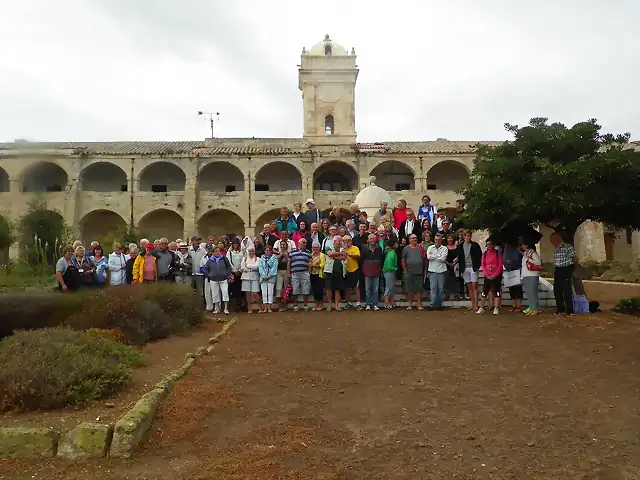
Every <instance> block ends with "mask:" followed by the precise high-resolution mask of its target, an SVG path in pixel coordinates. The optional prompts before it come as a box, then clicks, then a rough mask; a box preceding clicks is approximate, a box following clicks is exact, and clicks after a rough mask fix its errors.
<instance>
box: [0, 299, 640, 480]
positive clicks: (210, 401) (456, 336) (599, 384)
mask: <svg viewBox="0 0 640 480" xmlns="http://www.w3.org/2000/svg"><path fill="white" fill-rule="evenodd" d="M639 340H640V319H637V318H634V317H625V316H621V315H613V314H609V313H603V314H598V315H587V316H577V317H573V318H572V319H566V318H564V317H562V318H560V317H553V316H551V315H547V314H545V315H541V316H538V317H525V316H522V315H520V316H517V315H515V314H506V313H505V314H503V315H501V316H498V317H496V316H492V315H484V316H482V317H478V316H477V315H474V314H473V313H471V312H468V311H466V310H464V311H463V310H450V311H444V312H416V311H414V312H406V311H393V312H377V313H365V312H357V313H335V314H331V315H329V314H326V313H321V314H320V313H319V314H303V313H299V314H296V313H293V312H290V313H280V314H273V315H270V316H258V315H252V316H247V315H244V316H241V317H240V318H239V320H238V323H236V325H235V326H234V327H233V328H232V329H231V331H230V332H229V334H228V336H227V337H225V338H224V339H223V340H222V342H221V343H220V344H218V345H217V350H216V354H215V355H214V356H212V357H203V358H202V359H201V360H199V361H198V362H197V363H196V365H195V366H194V367H193V368H192V369H191V370H190V372H189V374H188V375H187V377H185V378H184V379H183V380H182V381H181V382H179V383H178V384H177V386H176V388H175V390H174V391H173V392H172V393H171V395H170V396H169V398H168V400H167V401H166V402H165V403H164V405H163V406H162V407H161V410H160V411H159V416H158V419H157V420H156V422H155V423H154V424H153V426H152V429H151V432H150V436H149V438H148V440H147V441H146V442H145V444H144V445H143V447H142V448H141V451H140V452H139V453H138V455H137V456H136V457H135V458H134V459H132V460H129V461H117V460H104V461H101V462H91V463H71V462H63V461H60V460H52V461H49V462H46V463H28V462H19V461H11V462H8V461H5V462H2V463H0V478H6V479H9V478H11V479H22V478H24V479H33V478H36V479H69V480H79V479H86V478H91V477H93V478H104V479H123V480H124V479H158V480H161V479H162V480H164V479H167V480H168V479H171V480H174V479H175V480H180V479H200V480H204V479H243V480H244V479H311V478H313V479H325V480H329V479H349V480H351V479H353V480H356V479H452V478H455V479H514V480H516V479H517V480H529V479H545V480H549V479H554V480H555V479H572V480H632V479H638V478H640V401H639V400H638V398H639V397H640V374H639V373H638V366H639V365H640V350H639V349H638V341H639Z"/></svg>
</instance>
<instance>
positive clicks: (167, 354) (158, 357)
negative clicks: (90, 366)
mask: <svg viewBox="0 0 640 480" xmlns="http://www.w3.org/2000/svg"><path fill="white" fill-rule="evenodd" d="M216 320H217V318H216V317H213V316H212V317H211V318H210V320H209V322H208V323H203V324H202V325H200V326H199V327H197V328H194V329H192V330H190V331H189V332H188V333H186V334H185V335H174V336H171V337H169V338H167V339H164V340H158V341H156V342H152V343H148V344H147V345H145V346H144V347H143V348H142V352H143V353H144V356H145V359H146V364H145V365H144V366H142V367H140V368H136V369H135V370H133V372H132V374H131V376H132V379H133V381H132V383H131V385H130V386H129V387H127V388H125V389H124V390H122V391H120V392H118V393H117V394H115V395H113V396H111V397H109V398H104V399H102V400H100V401H96V402H92V403H91V404H89V405H87V406H86V407H77V408H67V409H64V410H52V411H43V412H23V413H12V412H8V413H4V414H0V425H2V426H3V427H16V426H22V427H43V426H46V427H51V428H55V429H56V430H58V431H60V432H66V431H68V430H70V429H72V428H74V427H75V426H76V425H78V424H79V423H81V422H94V423H115V422H116V421H117V420H118V418H120V417H121V416H122V415H123V414H124V412H126V411H127V410H129V409H130V408H131V407H132V406H133V405H134V404H135V403H136V402H137V401H138V400H139V399H140V397H141V396H142V395H144V394H145V393H146V392H148V391H149V390H151V388H152V387H153V385H155V384H156V383H157V382H159V381H160V380H161V379H162V378H163V377H165V376H166V375H168V374H170V373H171V372H173V371H174V370H177V369H178V368H179V367H180V366H181V365H183V364H184V362H185V354H186V353H188V352H195V351H196V350H197V349H198V347H202V346H207V345H208V343H207V340H208V339H209V338H210V337H212V336H213V335H214V334H215V333H216V332H219V331H220V330H221V329H222V325H221V324H220V323H217V321H216ZM220 320H221V321H223V320H225V321H226V320H229V317H222V318H220Z"/></svg>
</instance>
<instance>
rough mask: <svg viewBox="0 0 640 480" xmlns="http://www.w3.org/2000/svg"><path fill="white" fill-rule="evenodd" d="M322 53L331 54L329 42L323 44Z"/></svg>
mask: <svg viewBox="0 0 640 480" xmlns="http://www.w3.org/2000/svg"><path fill="white" fill-rule="evenodd" d="M324 54H325V55H327V56H330V55H331V44H330V43H327V44H326V45H325V46H324Z"/></svg>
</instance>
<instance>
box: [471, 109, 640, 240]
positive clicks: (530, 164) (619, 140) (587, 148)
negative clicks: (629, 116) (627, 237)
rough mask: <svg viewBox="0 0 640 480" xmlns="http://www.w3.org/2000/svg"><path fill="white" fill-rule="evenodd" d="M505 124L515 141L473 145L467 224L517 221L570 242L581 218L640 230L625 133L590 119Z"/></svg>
mask: <svg viewBox="0 0 640 480" xmlns="http://www.w3.org/2000/svg"><path fill="white" fill-rule="evenodd" d="M505 128H506V129H507V130H508V131H509V132H511V133H512V134H513V135H514V137H515V138H514V140H512V141H506V142H503V143H501V144H499V145H478V146H477V150H476V154H477V157H476V160H475V168H474V170H473V174H472V175H471V178H470V180H469V182H468V184H467V186H466V187H465V188H464V190H463V192H462V193H463V194H464V196H465V198H466V200H467V205H468V208H467V213H466V220H467V224H469V225H470V226H471V227H473V228H484V229H490V230H495V229H499V228H501V227H502V226H504V225H505V224H506V223H507V222H510V221H514V220H518V221H525V222H527V223H530V224H531V225H534V224H544V225H547V226H549V227H551V228H553V229H554V230H555V231H560V232H564V233H566V238H567V239H568V240H570V241H573V236H574V234H575V231H576V230H577V228H578V227H579V226H580V224H581V223H583V222H584V221H586V220H593V221H596V222H603V223H606V224H608V225H611V226H613V227H616V228H626V227H631V228H634V229H639V228H640V214H639V213H638V212H640V152H639V151H636V150H635V149H634V148H633V146H632V145H630V144H629V138H630V135H629V134H628V133H626V134H621V135H612V134H602V133H601V132H600V130H601V127H600V125H598V124H597V122H596V120H593V119H592V120H588V121H586V122H581V123H577V124H576V125H574V126H573V127H571V128H567V127H566V126H565V125H563V124H561V123H552V124H549V123H547V119H546V118H533V119H532V120H531V121H530V122H529V125H527V126H525V127H522V128H520V127H518V126H517V125H510V124H506V125H505Z"/></svg>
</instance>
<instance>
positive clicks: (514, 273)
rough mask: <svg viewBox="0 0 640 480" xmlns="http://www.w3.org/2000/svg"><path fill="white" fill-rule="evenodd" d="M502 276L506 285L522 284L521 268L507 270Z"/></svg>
mask: <svg viewBox="0 0 640 480" xmlns="http://www.w3.org/2000/svg"><path fill="white" fill-rule="evenodd" d="M502 278H504V286H505V287H515V286H516V285H520V270H511V271H506V272H504V274H503V275H502Z"/></svg>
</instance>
